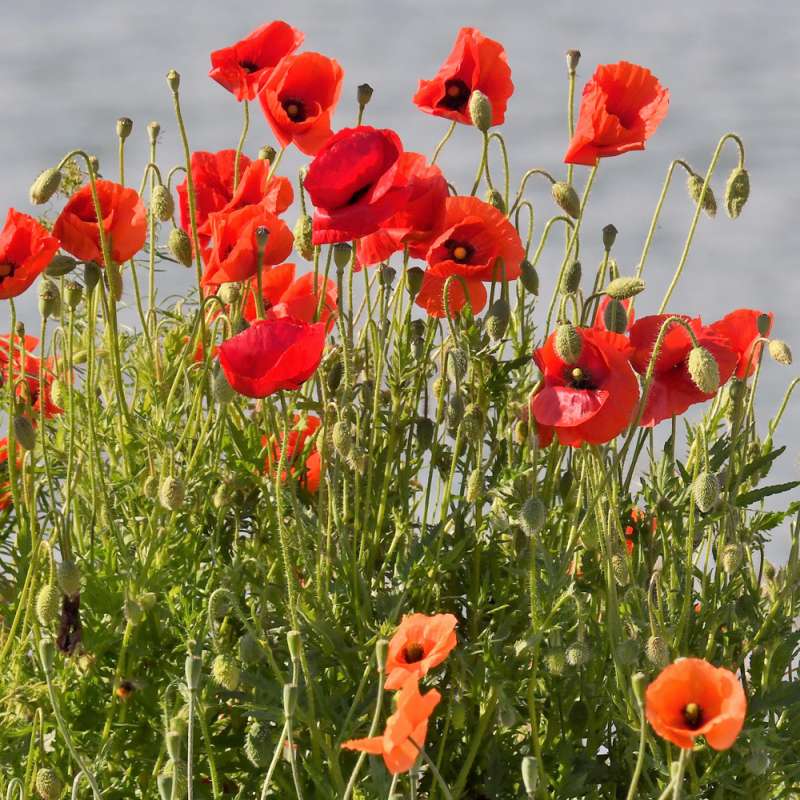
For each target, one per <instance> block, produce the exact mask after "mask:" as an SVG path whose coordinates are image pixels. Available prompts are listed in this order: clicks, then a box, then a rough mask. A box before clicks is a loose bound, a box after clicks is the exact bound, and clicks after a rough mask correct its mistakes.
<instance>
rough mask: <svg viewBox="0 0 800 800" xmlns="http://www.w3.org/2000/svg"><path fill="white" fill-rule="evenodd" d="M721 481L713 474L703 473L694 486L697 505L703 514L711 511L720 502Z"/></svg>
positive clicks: (693, 494) (693, 490)
mask: <svg viewBox="0 0 800 800" xmlns="http://www.w3.org/2000/svg"><path fill="white" fill-rule="evenodd" d="M719 488H720V487H719V480H718V479H717V476H716V475H715V474H714V473H713V472H705V471H703V472H701V473H700V474H699V475H698V476H697V477H696V478H695V481H694V483H693V484H692V496H693V497H694V502H695V505H696V506H697V507H698V508H699V509H700V511H702V513H703V514H706V513H708V512H709V511H711V510H712V509H713V508H714V506H715V505H716V504H717V500H719Z"/></svg>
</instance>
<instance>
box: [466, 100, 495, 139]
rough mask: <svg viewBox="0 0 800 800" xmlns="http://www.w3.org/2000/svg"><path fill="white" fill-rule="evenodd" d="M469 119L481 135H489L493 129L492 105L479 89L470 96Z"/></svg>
mask: <svg viewBox="0 0 800 800" xmlns="http://www.w3.org/2000/svg"><path fill="white" fill-rule="evenodd" d="M469 117H470V119H471V120H472V124H473V125H474V126H475V127H476V128H477V129H478V130H479V131H480V132H481V133H487V132H488V130H489V128H491V127H492V104H491V102H490V101H489V98H488V97H487V96H486V95H485V94H484V93H483V92H481V91H479V90H478V89H476V90H475V91H474V92H472V94H471V95H470V96H469Z"/></svg>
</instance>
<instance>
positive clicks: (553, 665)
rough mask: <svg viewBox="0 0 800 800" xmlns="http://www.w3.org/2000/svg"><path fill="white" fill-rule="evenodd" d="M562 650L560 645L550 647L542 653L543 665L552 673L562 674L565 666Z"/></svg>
mask: <svg viewBox="0 0 800 800" xmlns="http://www.w3.org/2000/svg"><path fill="white" fill-rule="evenodd" d="M566 663H567V662H566V659H565V657H564V651H563V650H562V649H561V648H560V647H550V648H548V649H547V650H546V651H545V654H544V665H545V667H546V668H547V670H548V672H552V673H553V675H563V674H564V668H565V667H566Z"/></svg>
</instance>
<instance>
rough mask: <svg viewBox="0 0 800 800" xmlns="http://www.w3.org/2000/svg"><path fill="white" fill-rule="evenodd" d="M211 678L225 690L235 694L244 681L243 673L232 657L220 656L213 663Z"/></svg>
mask: <svg viewBox="0 0 800 800" xmlns="http://www.w3.org/2000/svg"><path fill="white" fill-rule="evenodd" d="M211 677H212V678H213V679H214V681H215V682H216V683H217V684H219V685H220V686H221V687H222V688H223V689H227V690H228V691H229V692H235V691H236V690H237V689H238V688H239V683H240V682H241V680H242V672H241V670H240V669H239V665H238V664H237V663H236V661H235V659H234V658H233V657H232V656H229V655H225V654H220V655H218V656H216V658H215V659H214V660H213V661H212V662H211Z"/></svg>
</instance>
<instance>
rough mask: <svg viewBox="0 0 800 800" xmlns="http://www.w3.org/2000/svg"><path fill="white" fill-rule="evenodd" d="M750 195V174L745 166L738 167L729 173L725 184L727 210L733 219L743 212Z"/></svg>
mask: <svg viewBox="0 0 800 800" xmlns="http://www.w3.org/2000/svg"><path fill="white" fill-rule="evenodd" d="M748 197H750V175H749V174H748V172H747V170H746V169H745V168H744V167H737V168H736V169H734V170H732V171H731V174H730V175H728V180H727V183H726V184H725V210H726V211H727V212H728V216H729V217H730V218H731V219H736V217H738V216H739V214H741V213H742V209H743V208H744V204H745V203H746V202H747V198H748Z"/></svg>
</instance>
